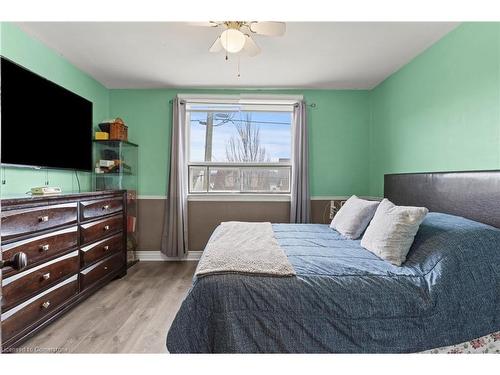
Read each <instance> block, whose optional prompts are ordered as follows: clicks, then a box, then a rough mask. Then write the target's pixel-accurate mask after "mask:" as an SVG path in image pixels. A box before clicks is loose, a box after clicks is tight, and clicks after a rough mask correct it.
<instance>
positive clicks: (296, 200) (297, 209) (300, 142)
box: [290, 101, 311, 223]
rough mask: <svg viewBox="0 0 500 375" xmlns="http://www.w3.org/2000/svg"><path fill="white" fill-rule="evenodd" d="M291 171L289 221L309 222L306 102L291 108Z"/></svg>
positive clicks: (309, 200) (309, 198) (309, 199)
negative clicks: (292, 142) (292, 132)
mask: <svg viewBox="0 0 500 375" xmlns="http://www.w3.org/2000/svg"><path fill="white" fill-rule="evenodd" d="M293 125H294V127H293V131H294V138H293V139H294V144H293V173H292V201H291V204H290V222H291V223H309V222H310V219H311V197H310V195H309V163H308V159H309V146H308V139H307V117H306V104H305V103H304V102H303V101H301V102H299V103H298V104H296V105H295V107H294V110H293Z"/></svg>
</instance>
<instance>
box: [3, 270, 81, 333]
mask: <svg viewBox="0 0 500 375" xmlns="http://www.w3.org/2000/svg"><path fill="white" fill-rule="evenodd" d="M77 293H78V276H77V275H74V276H72V277H70V278H69V279H66V280H65V281H63V282H61V283H59V284H57V285H56V286H54V287H52V288H50V289H48V290H46V291H45V292H42V293H40V294H38V295H37V296H35V297H33V298H31V299H29V300H28V301H26V302H24V303H22V304H20V305H18V306H16V307H14V308H13V309H10V310H9V311H7V312H5V313H3V314H2V340H3V342H6V341H8V340H9V339H11V338H12V337H14V336H15V335H17V334H18V333H21V332H22V331H23V330H26V329H29V327H30V326H31V325H32V324H34V323H36V322H38V321H40V320H41V319H43V318H44V317H46V316H47V315H49V314H51V313H52V312H54V311H55V310H57V309H58V308H59V307H61V306H62V305H63V304H64V303H65V302H66V301H67V300H69V299H70V298H71V297H73V296H74V295H76V294H77Z"/></svg>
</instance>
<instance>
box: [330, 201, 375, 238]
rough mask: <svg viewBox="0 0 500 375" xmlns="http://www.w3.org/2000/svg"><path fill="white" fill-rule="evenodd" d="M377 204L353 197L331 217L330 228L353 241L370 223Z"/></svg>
mask: <svg viewBox="0 0 500 375" xmlns="http://www.w3.org/2000/svg"><path fill="white" fill-rule="evenodd" d="M378 204H379V202H378V201H367V200H364V199H360V198H358V197H357V196H355V195H353V196H352V197H350V198H349V199H348V200H347V201H346V202H345V203H344V205H343V206H342V207H341V208H340V210H339V212H337V214H336V215H335V216H334V217H333V220H332V222H331V224H330V228H333V229H335V230H336V231H337V232H339V233H340V234H342V235H343V236H346V237H347V238H350V239H352V240H355V239H357V238H359V237H360V236H361V234H362V233H363V232H364V230H365V229H366V227H367V226H368V224H369V223H370V220H371V219H372V217H373V215H374V214H375V211H376V210H377V207H378Z"/></svg>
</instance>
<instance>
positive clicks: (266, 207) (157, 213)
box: [138, 199, 330, 251]
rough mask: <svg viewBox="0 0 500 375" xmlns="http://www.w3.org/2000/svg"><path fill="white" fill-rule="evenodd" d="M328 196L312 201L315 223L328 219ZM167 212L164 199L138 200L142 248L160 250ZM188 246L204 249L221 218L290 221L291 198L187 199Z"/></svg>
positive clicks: (140, 248)
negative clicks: (273, 200)
mask: <svg viewBox="0 0 500 375" xmlns="http://www.w3.org/2000/svg"><path fill="white" fill-rule="evenodd" d="M329 207H330V201H329V200H313V201H311V219H312V222H313V223H328V222H330V220H329V219H328V215H329ZM164 215H165V200H164V199H140V200H139V215H138V216H139V217H138V231H139V245H138V250H139V251H159V249H160V242H161V233H162V230H163V222H164ZM188 217H189V227H188V248H189V250H191V251H198V250H203V249H204V247H205V244H206V243H207V241H208V239H209V237H210V235H211V234H212V231H213V230H214V229H215V228H216V227H217V225H219V223H220V222H222V221H229V220H239V221H270V222H272V223H288V222H289V219H290V202H209V201H190V202H189V203H188Z"/></svg>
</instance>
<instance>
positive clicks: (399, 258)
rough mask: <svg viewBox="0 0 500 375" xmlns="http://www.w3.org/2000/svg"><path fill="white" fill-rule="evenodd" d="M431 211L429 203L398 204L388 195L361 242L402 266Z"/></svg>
mask: <svg viewBox="0 0 500 375" xmlns="http://www.w3.org/2000/svg"><path fill="white" fill-rule="evenodd" d="M428 212H429V210H428V209H427V208H425V207H409V206H396V205H395V204H394V203H392V202H391V201H389V200H388V199H384V200H382V202H380V204H379V206H378V208H377V211H376V212H375V216H373V219H372V221H371V223H370V225H369V226H368V228H367V229H366V232H365V234H364V235H363V238H362V239H361V246H363V247H364V248H365V249H367V250H369V251H371V252H372V253H374V254H376V255H377V256H379V257H380V258H382V259H384V260H387V261H388V262H390V263H392V264H394V265H396V266H401V264H403V263H404V261H405V260H406V255H407V254H408V251H410V247H411V245H412V244H413V240H414V238H415V235H416V234H417V231H418V228H419V227H420V224H421V223H422V221H423V220H424V218H425V215H427V213H428Z"/></svg>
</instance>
